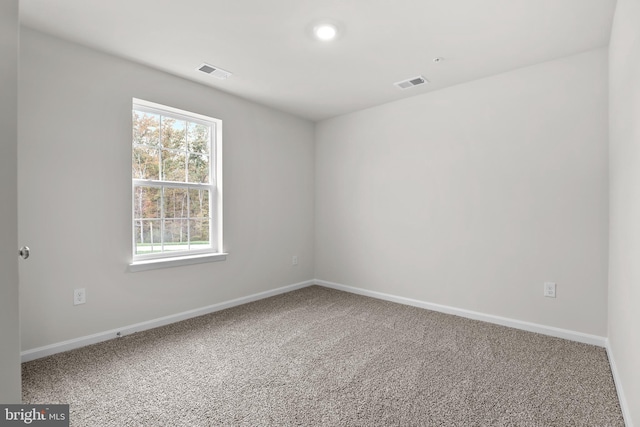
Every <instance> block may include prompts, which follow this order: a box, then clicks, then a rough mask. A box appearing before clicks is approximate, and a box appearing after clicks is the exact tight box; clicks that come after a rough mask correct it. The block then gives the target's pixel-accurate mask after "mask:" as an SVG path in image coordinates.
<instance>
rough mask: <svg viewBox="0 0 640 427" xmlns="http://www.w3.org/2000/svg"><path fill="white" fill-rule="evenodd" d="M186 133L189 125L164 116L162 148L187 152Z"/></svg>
mask: <svg viewBox="0 0 640 427" xmlns="http://www.w3.org/2000/svg"><path fill="white" fill-rule="evenodd" d="M186 131H187V123H186V122H185V121H184V120H177V119H174V118H172V117H165V116H162V147H163V148H171V149H174V150H183V151H185V150H186V149H187V140H186V137H187V134H186Z"/></svg>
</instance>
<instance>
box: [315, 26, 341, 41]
mask: <svg viewBox="0 0 640 427" xmlns="http://www.w3.org/2000/svg"><path fill="white" fill-rule="evenodd" d="M313 34H314V35H315V36H316V38H318V39H319V40H322V41H329V40H333V39H335V38H336V36H337V35H338V29H337V28H336V26H335V25H333V24H318V25H316V26H315V27H313Z"/></svg>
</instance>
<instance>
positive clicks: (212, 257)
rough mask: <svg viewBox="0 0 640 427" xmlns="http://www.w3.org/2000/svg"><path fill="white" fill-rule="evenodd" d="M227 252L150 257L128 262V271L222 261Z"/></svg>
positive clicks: (225, 257)
mask: <svg viewBox="0 0 640 427" xmlns="http://www.w3.org/2000/svg"><path fill="white" fill-rule="evenodd" d="M227 255H229V254H228V253H221V254H212V253H205V254H199V255H185V256H174V257H166V258H150V259H142V260H137V261H133V262H132V263H131V264H129V271H130V272H132V273H135V272H137V271H145V270H155V269H156V268H168V267H179V266H181V265H191V264H201V263H203V262H213V261H224V260H226V259H227Z"/></svg>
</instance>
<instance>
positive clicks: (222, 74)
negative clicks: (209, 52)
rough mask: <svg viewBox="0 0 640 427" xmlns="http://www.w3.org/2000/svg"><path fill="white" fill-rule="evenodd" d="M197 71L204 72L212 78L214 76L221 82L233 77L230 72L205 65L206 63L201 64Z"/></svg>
mask: <svg viewBox="0 0 640 427" xmlns="http://www.w3.org/2000/svg"><path fill="white" fill-rule="evenodd" d="M197 70H198V71H202V72H203V73H205V74H209V75H210V76H213V77H215V78H217V79H220V80H224V79H227V78H229V77H230V76H231V73H230V72H228V71H225V70H223V69H222V68H218V67H214V66H213V65H210V64H205V63H202V64H200V66H199V67H198V68H197Z"/></svg>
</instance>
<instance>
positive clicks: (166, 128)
mask: <svg viewBox="0 0 640 427" xmlns="http://www.w3.org/2000/svg"><path fill="white" fill-rule="evenodd" d="M132 123H133V132H132V188H133V209H132V211H133V259H134V260H143V259H150V258H165V257H176V256H188V255H191V254H203V253H217V252H219V247H220V240H221V206H220V205H221V197H220V196H221V194H220V189H219V181H220V179H219V176H220V165H219V164H218V163H217V162H218V160H219V159H218V158H217V157H218V156H217V154H218V153H219V152H220V151H219V149H220V139H221V134H222V131H221V121H220V120H218V119H213V118H210V117H205V116H201V115H197V114H193V113H189V112H186V111H182V110H177V109H175V108H171V107H166V106H162V105H159V104H153V103H149V102H146V101H141V100H134V102H133V109H132Z"/></svg>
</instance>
